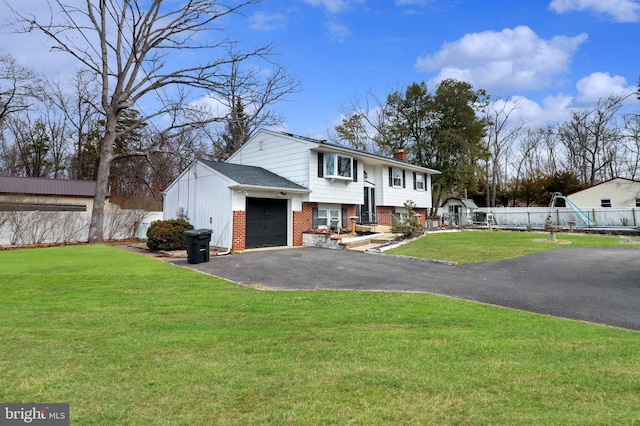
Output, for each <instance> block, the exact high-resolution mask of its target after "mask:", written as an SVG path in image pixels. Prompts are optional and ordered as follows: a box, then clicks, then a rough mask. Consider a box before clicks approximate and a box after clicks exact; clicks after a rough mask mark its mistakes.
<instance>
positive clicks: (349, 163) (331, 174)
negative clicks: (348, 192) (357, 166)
mask: <svg viewBox="0 0 640 426" xmlns="http://www.w3.org/2000/svg"><path fill="white" fill-rule="evenodd" d="M352 176H353V159H352V158H351V157H346V156H343V155H338V154H324V177H326V178H331V179H351V178H352Z"/></svg>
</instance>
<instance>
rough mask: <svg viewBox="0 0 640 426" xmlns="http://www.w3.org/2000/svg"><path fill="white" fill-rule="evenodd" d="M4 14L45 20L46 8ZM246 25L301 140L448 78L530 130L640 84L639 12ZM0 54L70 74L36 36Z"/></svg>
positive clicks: (329, 13)
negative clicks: (282, 88) (410, 89)
mask: <svg viewBox="0 0 640 426" xmlns="http://www.w3.org/2000/svg"><path fill="white" fill-rule="evenodd" d="M71 1H75V0H71ZM232 1H233V0H232ZM9 2H10V3H11V4H12V5H14V4H15V5H16V6H17V7H19V8H21V9H23V10H29V11H36V12H37V13H46V11H47V10H46V9H45V8H43V7H42V6H43V4H44V0H9ZM6 9H7V8H6V7H2V8H0V20H3V21H4V19H6V18H7V16H8V11H7V10H6ZM244 14H245V16H244V17H236V18H233V19H232V20H230V21H228V23H229V25H228V28H229V31H230V35H231V37H232V38H236V39H238V40H242V42H244V43H247V44H248V45H261V44H265V43H274V44H275V46H276V48H277V50H278V51H279V52H280V55H279V58H278V60H279V62H281V63H282V64H284V65H285V66H286V67H287V69H288V70H289V72H290V73H292V74H295V76H296V77H297V78H299V79H300V80H301V81H302V87H303V88H302V91H301V92H299V93H295V94H293V95H291V96H290V100H289V101H288V102H286V103H282V104H279V105H277V106H276V107H275V109H276V110H277V111H278V112H279V113H280V114H281V115H282V116H283V117H284V118H285V124H284V128H285V129H286V130H287V131H290V132H292V133H295V134H299V135H307V136H312V137H319V138H326V137H327V130H328V129H331V128H333V127H334V126H335V125H336V124H339V122H340V118H341V109H342V106H346V105H348V104H349V102H350V100H351V99H353V98H355V97H358V98H361V99H362V98H364V97H366V95H367V93H369V92H370V93H373V94H375V95H377V96H378V97H380V98H382V99H384V97H385V96H386V95H387V94H388V93H389V92H390V91H392V90H397V89H404V88H406V87H407V86H408V85H409V84H411V83H412V82H421V81H425V82H426V83H427V85H428V87H429V88H430V89H431V90H433V89H434V88H435V86H436V85H437V83H438V82H439V81H441V80H442V79H444V78H448V77H453V78H457V79H459V80H464V81H468V82H469V83H471V84H472V85H473V86H474V88H475V89H484V90H486V91H487V92H488V93H489V94H490V95H491V96H492V98H502V99H504V100H505V102H517V103H518V105H519V108H518V112H517V115H518V118H521V119H526V120H527V121H528V122H529V123H530V124H532V125H536V124H542V123H545V122H559V121H563V120H564V119H566V118H567V117H568V114H569V111H570V110H571V108H580V107H585V106H589V105H590V104H592V103H593V102H594V100H595V99H597V98H598V97H602V96H608V95H609V94H611V93H617V94H622V93H629V92H630V91H633V90H635V89H636V88H637V80H638V77H639V76H640V65H639V64H640V60H639V58H638V51H637V45H638V40H640V1H638V0H532V1H513V0H509V1H506V0H491V1H478V0H450V1H446V0H388V1H383V0H264V1H263V2H262V3H260V4H258V5H255V6H251V7H249V8H246V9H245V10H244ZM0 53H9V54H12V55H14V56H15V57H16V58H17V59H18V60H19V61H21V62H23V63H24V64H26V65H29V66H31V67H33V68H34V69H36V70H37V71H47V72H48V73H49V74H52V73H56V72H58V73H61V74H64V73H65V72H66V73H69V72H70V70H71V69H72V68H73V67H74V66H75V64H74V63H73V61H71V60H70V58H69V57H68V56H65V55H63V54H61V53H52V52H50V51H49V49H48V47H47V45H46V42H43V40H42V39H38V38H37V37H36V36H35V35H32V36H24V35H15V34H9V33H8V32H6V31H3V34H2V37H0ZM629 102H630V104H631V105H630V108H635V109H636V111H638V110H640V108H639V107H638V102H637V101H635V98H630V99H629Z"/></svg>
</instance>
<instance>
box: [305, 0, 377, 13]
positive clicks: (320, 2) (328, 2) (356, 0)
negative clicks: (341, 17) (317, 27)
mask: <svg viewBox="0 0 640 426" xmlns="http://www.w3.org/2000/svg"><path fill="white" fill-rule="evenodd" d="M303 1H304V2H305V3H307V4H310V5H311V6H315V7H318V6H320V7H324V8H325V9H327V12H329V13H340V12H343V11H345V10H347V9H349V8H351V7H352V6H354V5H357V4H362V3H364V2H365V0H303Z"/></svg>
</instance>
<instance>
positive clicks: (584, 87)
mask: <svg viewBox="0 0 640 426" xmlns="http://www.w3.org/2000/svg"><path fill="white" fill-rule="evenodd" d="M576 88H577V89H578V96H577V98H576V100H577V102H579V103H581V104H582V103H593V102H596V101H597V100H598V99H604V98H607V97H608V96H610V95H618V96H626V95H629V94H630V93H633V92H634V91H635V90H636V88H635V87H631V86H629V85H628V84H627V80H626V79H625V78H624V77H621V76H619V75H615V76H613V77H612V76H611V75H610V74H609V73H608V72H594V73H593V74H591V75H588V76H586V77H584V78H581V79H580V80H579V81H578V83H577V84H576Z"/></svg>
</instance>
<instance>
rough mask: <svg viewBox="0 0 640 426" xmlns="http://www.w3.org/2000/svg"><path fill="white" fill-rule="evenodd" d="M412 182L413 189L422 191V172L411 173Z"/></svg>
mask: <svg viewBox="0 0 640 426" xmlns="http://www.w3.org/2000/svg"><path fill="white" fill-rule="evenodd" d="M413 183H414V185H413V189H415V190H416V191H424V175H423V174H422V173H413Z"/></svg>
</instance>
